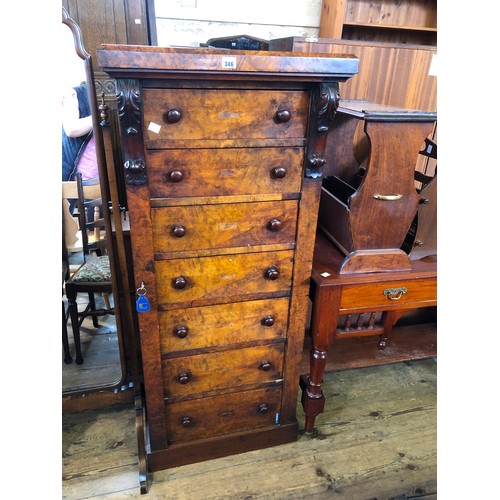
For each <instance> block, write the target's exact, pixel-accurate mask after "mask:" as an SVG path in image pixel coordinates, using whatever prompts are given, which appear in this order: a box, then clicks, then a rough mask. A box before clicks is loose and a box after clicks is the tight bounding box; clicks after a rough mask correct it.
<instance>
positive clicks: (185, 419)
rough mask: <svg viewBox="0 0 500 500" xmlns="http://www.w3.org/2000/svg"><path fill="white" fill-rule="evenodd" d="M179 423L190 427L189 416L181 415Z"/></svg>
mask: <svg viewBox="0 0 500 500" xmlns="http://www.w3.org/2000/svg"><path fill="white" fill-rule="evenodd" d="M181 425H182V427H191V426H192V425H193V421H192V420H191V417H181Z"/></svg>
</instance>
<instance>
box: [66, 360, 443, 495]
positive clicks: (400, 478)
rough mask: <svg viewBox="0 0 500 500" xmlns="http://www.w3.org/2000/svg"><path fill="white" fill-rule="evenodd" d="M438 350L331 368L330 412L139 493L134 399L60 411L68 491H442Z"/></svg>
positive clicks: (157, 477)
mask: <svg viewBox="0 0 500 500" xmlns="http://www.w3.org/2000/svg"><path fill="white" fill-rule="evenodd" d="M436 365H437V363H436V361H435V359H433V358H429V359H421V360H412V361H403V362H398V363H391V364H384V365H377V366H369V367H364V368H356V369H350V370H343V371H336V372H330V373H326V374H325V381H324V386H323V389H324V392H325V396H326V405H325V411H324V413H322V414H321V415H319V416H318V417H317V418H316V424H315V425H316V427H315V431H314V432H313V433H312V434H305V433H304V432H303V428H304V414H303V410H302V406H301V405H300V394H299V398H298V400H299V403H298V407H297V415H298V420H299V429H301V430H300V433H299V437H298V440H297V441H296V442H294V443H289V444H285V445H281V446H275V447H272V448H267V449H263V450H257V451H252V452H248V453H242V454H240V455H233V456H229V457H224V458H220V459H216V460H210V461H205V462H200V463H197V464H190V465H185V466H182V467H176V468H172V469H167V470H163V471H159V472H155V473H154V475H153V476H152V482H151V484H150V486H149V491H148V493H147V494H145V495H141V494H140V488H139V470H138V453H137V441H136V437H135V414H134V409H133V407H132V406H128V405H127V406H121V407H112V408H109V409H106V410H88V411H84V412H81V413H75V414H68V415H63V433H62V440H63V441H62V449H63V458H62V498H63V499H68V500H80V499H82V500H83V499H110V500H118V499H128V498H143V499H144V500H157V499H166V498H168V499H178V500H182V499H186V500H198V499H200V500H208V499H217V500H219V499H221V500H225V499H227V500H229V499H231V500H235V499H276V500H288V499H301V500H302V499H323V498H325V499H327V498H335V499H336V500H375V499H376V500H402V499H417V498H418V499H425V500H434V499H435V498H437V444H436V441H437V435H436V434H437V432H436V428H437V412H436V386H437V381H436V372H437V369H436V368H437V366H436Z"/></svg>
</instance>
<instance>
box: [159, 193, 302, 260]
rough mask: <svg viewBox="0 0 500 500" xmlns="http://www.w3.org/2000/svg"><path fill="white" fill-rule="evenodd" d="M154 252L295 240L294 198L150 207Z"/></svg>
mask: <svg viewBox="0 0 500 500" xmlns="http://www.w3.org/2000/svg"><path fill="white" fill-rule="evenodd" d="M152 220H153V244H154V251H155V254H162V253H168V252H185V251H192V250H216V249H219V248H232V247H235V248H236V247H243V248H246V249H248V248H249V247H252V246H256V245H259V246H260V245H263V246H265V245H286V244H288V246H289V247H292V246H293V244H294V242H295V228H296V225H297V201H273V202H262V203H224V204H219V205H190V206H182V207H165V208H156V209H153V210H152Z"/></svg>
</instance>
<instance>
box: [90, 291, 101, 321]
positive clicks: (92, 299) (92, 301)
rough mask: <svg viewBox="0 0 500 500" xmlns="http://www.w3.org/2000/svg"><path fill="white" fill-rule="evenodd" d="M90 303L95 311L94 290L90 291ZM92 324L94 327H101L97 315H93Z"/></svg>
mask: <svg viewBox="0 0 500 500" xmlns="http://www.w3.org/2000/svg"><path fill="white" fill-rule="evenodd" d="M89 304H90V310H91V311H95V310H96V307H95V296H94V294H93V293H92V292H89ZM92 324H93V325H94V328H99V322H98V321H97V316H95V315H92Z"/></svg>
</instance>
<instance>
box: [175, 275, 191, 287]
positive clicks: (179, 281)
mask: <svg viewBox="0 0 500 500" xmlns="http://www.w3.org/2000/svg"><path fill="white" fill-rule="evenodd" d="M187 283H188V281H187V279H186V278H184V276H178V277H177V278H175V279H174V288H175V289H177V290H183V289H184V288H186V285H187Z"/></svg>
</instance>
